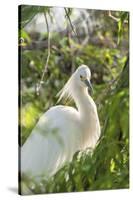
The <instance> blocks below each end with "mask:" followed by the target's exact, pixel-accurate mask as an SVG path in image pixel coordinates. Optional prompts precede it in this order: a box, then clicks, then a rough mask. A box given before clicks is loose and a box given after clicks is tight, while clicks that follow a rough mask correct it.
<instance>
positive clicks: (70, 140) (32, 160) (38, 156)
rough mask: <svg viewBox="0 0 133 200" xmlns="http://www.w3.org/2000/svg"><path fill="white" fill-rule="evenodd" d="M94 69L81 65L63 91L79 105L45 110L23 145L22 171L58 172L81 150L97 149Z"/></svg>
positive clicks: (41, 173)
mask: <svg viewBox="0 0 133 200" xmlns="http://www.w3.org/2000/svg"><path fill="white" fill-rule="evenodd" d="M90 79H91V72H90V69H89V68H88V67H87V66H86V65H81V66H80V67H78V68H77V70H76V71H75V73H74V74H73V75H72V76H71V77H70V79H69V80H68V82H67V83H66V84H65V86H64V88H63V89H62V90H61V91H60V93H59V95H60V97H59V101H60V100H61V99H62V98H64V97H65V98H72V99H73V100H74V102H75V104H76V108H73V107H69V106H62V105H58V106H54V107H52V108H50V109H49V110H48V111H47V112H45V113H44V114H43V115H42V116H41V118H40V119H39V121H38V123H37V124H36V126H35V128H34V129H33V131H32V132H31V134H30V136H29V137H28V139H27V140H26V142H25V143H24V145H23V146H22V148H21V173H24V174H27V175H30V176H32V177H34V178H39V177H42V176H45V177H50V176H52V175H54V174H55V173H56V172H57V171H58V170H59V169H60V168H61V167H62V166H63V165H64V164H65V163H66V162H69V161H71V160H72V158H73V155H74V153H75V152H76V151H78V150H84V149H86V148H87V147H90V148H94V147H95V145H96V143H97V140H98V138H99V136H100V124H99V118H98V114H97V108H96V105H95V103H94V101H93V99H92V97H91V96H90V94H89V93H88V87H89V88H90V89H92V87H91V83H90Z"/></svg>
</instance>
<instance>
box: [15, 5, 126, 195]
mask: <svg viewBox="0 0 133 200" xmlns="http://www.w3.org/2000/svg"><path fill="white" fill-rule="evenodd" d="M62 9H63V8H62ZM74 10H75V9H65V12H64V13H65V20H66V24H67V28H66V29H63V27H62V29H63V30H62V31H51V32H50V31H49V30H50V25H49V24H48V23H49V21H51V22H50V23H51V24H54V23H55V22H54V15H53V12H52V8H47V7H40V6H38V7H36V6H22V7H21V16H20V24H19V47H20V72H21V82H20V97H21V104H20V128H21V135H20V146H21V145H23V143H24V142H25V140H26V139H27V137H28V136H29V134H30V133H31V130H32V128H33V127H34V126H35V124H36V122H37V120H38V119H39V117H40V116H41V114H42V113H44V112H45V111H46V110H47V109H48V108H50V107H51V106H53V105H55V104H56V102H57V97H56V94H57V93H58V92H59V90H60V89H61V88H62V87H63V85H64V84H65V82H66V81H67V80H68V78H69V77H70V75H71V74H72V72H73V71H74V70H75V69H76V68H77V67H78V66H79V65H80V64H82V63H84V64H86V65H88V66H89V67H90V69H91V71H92V83H93V87H94V95H93V99H94V100H95V102H96V104H97V107H98V113H99V117H100V124H101V129H102V134H101V137H100V139H99V142H98V144H97V146H96V148H95V150H94V151H93V152H92V151H90V150H88V149H87V150H86V151H84V152H77V153H76V154H75V155H74V157H73V160H72V162H71V163H68V164H66V165H65V166H64V167H63V168H62V169H60V170H59V171H58V172H57V173H56V174H55V175H54V176H53V177H52V178H51V179H50V180H47V181H46V180H45V179H44V180H42V182H41V183H40V184H38V183H36V182H35V180H30V179H28V178H25V179H24V180H23V183H24V184H26V185H27V187H28V188H29V190H31V191H32V192H33V193H52V192H67V191H89V190H101V189H117V188H128V187H129V56H128V32H129V30H128V29H129V27H128V20H129V14H128V13H127V12H118V11H113V12H108V11H97V10H86V13H88V14H89V16H90V20H91V22H92V24H93V25H91V26H92V27H89V26H90V25H89V24H87V23H85V22H86V21H85V18H82V20H81V21H80V18H78V20H77V22H76V23H75V24H74V22H73V23H72V21H71V20H72V18H73V12H74ZM42 15H44V26H45V27H47V32H45V33H39V32H35V31H33V30H30V31H28V30H27V29H26V27H28V26H30V24H31V23H32V21H33V20H35V18H36V16H38V17H39V16H40V17H41V16H42ZM48 19H49V20H48ZM78 21H79V23H78ZM81 22H84V23H85V25H84V27H85V28H87V29H89V32H88V33H87V34H86V33H85V31H81V29H82V28H83V27H82V23H81ZM90 29H91V31H90ZM88 36H89V37H88ZM49 41H50V49H49V45H48V42H49ZM49 50H50V52H49ZM49 53H50V57H49V60H48V66H46V65H45V63H46V60H47V58H48V54H49ZM44 70H45V73H44V77H43V80H41V79H42V74H43V72H44ZM40 80H41V83H40ZM39 87H40V88H39ZM38 88H39V90H38ZM62 103H63V102H62ZM72 105H73V106H74V104H73V103H72Z"/></svg>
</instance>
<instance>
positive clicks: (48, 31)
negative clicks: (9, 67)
mask: <svg viewBox="0 0 133 200" xmlns="http://www.w3.org/2000/svg"><path fill="white" fill-rule="evenodd" d="M44 17H45V22H46V26H47V33H48V55H47V59H46V63H45V65H44V69H43V73H42V76H41V80H40V82H39V85H38V86H37V94H38V95H39V91H40V89H41V85H42V84H43V79H44V75H45V74H46V73H47V71H48V62H49V58H50V30H49V25H48V19H47V15H46V13H45V12H44Z"/></svg>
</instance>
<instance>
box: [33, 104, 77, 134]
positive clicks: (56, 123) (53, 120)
mask: <svg viewBox="0 0 133 200" xmlns="http://www.w3.org/2000/svg"><path fill="white" fill-rule="evenodd" d="M78 120H79V115H78V111H77V110H76V109H75V108H73V107H70V106H62V105H58V106H54V107H51V108H50V109H49V110H48V111H46V112H45V113H44V114H43V115H42V116H41V117H40V119H39V121H38V123H37V124H36V127H35V129H34V131H35V132H36V131H37V130H39V131H41V130H42V131H45V130H47V131H48V130H49V131H50V130H53V129H56V128H58V129H62V127H64V128H65V127H66V126H68V125H69V126H70V127H72V126H75V124H77V123H78Z"/></svg>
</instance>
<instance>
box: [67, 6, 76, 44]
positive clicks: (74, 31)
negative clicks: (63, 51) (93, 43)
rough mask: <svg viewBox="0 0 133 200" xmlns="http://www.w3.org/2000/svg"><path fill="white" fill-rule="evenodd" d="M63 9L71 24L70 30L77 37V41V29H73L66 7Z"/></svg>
mask: <svg viewBox="0 0 133 200" xmlns="http://www.w3.org/2000/svg"><path fill="white" fill-rule="evenodd" d="M64 9H65V13H66V16H67V18H68V21H69V24H70V26H71V28H72V31H73V33H74V35H75V36H76V37H77V39H78V41H79V36H78V33H77V31H76V30H75V28H74V26H73V24H72V21H71V18H70V16H69V14H68V12H67V9H66V8H64ZM79 42H80V41H79Z"/></svg>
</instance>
